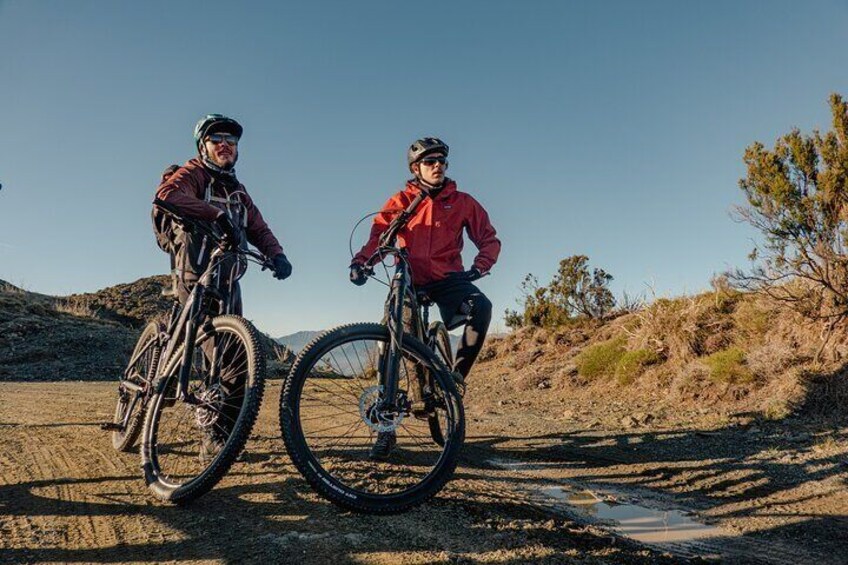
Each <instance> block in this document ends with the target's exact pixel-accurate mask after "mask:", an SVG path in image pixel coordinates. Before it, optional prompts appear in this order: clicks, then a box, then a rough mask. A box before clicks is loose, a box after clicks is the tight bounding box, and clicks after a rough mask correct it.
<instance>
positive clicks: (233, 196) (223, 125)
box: [156, 114, 292, 464]
mask: <svg viewBox="0 0 848 565" xmlns="http://www.w3.org/2000/svg"><path fill="white" fill-rule="evenodd" d="M242 133H243V129H242V126H241V125H240V124H239V123H238V122H237V121H235V120H233V119H231V118H228V117H226V116H222V115H221V114H209V115H207V116H205V117H203V118H202V119H201V120H200V121H199V122H197V125H196V126H195V128H194V139H195V143H196V145H197V151H198V156H197V157H195V158H194V159H191V160H190V161H188V162H187V163H185V164H184V165H183V166H182V167H176V166H174V167H171V168H170V169H169V170H168V171H166V174H165V175H163V178H162V183H161V184H160V185H159V188H158V189H157V191H156V198H159V199H161V200H164V201H165V202H168V203H170V204H172V205H173V206H174V207H175V208H177V209H178V210H179V211H180V212H181V213H182V214H183V215H185V216H186V217H189V218H192V219H196V220H205V221H208V222H211V223H213V224H214V225H215V226H217V229H218V231H219V233H220V234H221V235H222V236H223V237H224V238H225V239H227V240H229V242H230V243H231V244H232V245H235V246H244V245H246V242H250V243H252V244H253V245H255V246H256V247H257V249H259V251H260V252H261V253H262V254H263V255H265V256H266V257H270V258H272V260H273V262H274V276H275V277H276V278H278V279H285V278H287V277H288V276H289V275H291V272H292V266H291V263H289V261H288V259H287V258H286V256H285V254H284V253H283V248H282V247H281V246H280V242H279V241H277V238H276V237H275V236H274V234H273V232H271V229H270V228H269V227H268V224H266V223H265V220H264V219H263V218H262V214H261V213H260V212H259V208H257V207H256V205H255V204H254V203H253V199H252V198H251V197H250V195H248V193H247V190H246V189H245V187H244V185H243V184H241V183H240V182H239V181H238V180H237V179H236V171H235V168H234V166H235V164H236V161H237V160H238V143H239V140H240V139H241V136H242ZM158 238H159V234H157V239H158ZM164 239H165V240H167V241H166V242H164V243H163V242H162V241H161V240H160V246H162V247H163V249H166V250H167V251H169V253H171V256H172V260H173V262H174V264H175V267H176V273H177V278H178V281H177V283H176V287H177V288H176V289H175V290H176V292H177V297H178V298H179V300H180V302H181V303H183V304H185V301H186V300H187V299H188V296H189V294H190V293H191V289H192V287H193V286H194V284H195V283H196V282H197V279H198V277H199V275H200V274H202V273H203V271H204V270H205V269H206V267H207V265H208V262H209V255H210V253H211V251H212V250H211V249H210V245H209V244H208V242H207V241H206V238H205V237H204V236H202V235H195V234H192V233H188V232H184V231H182V230H179V229H176V230H173V231H172V232H171V233H169V234H165V237H164ZM242 268H243V265H242V264H241V263H239V262H236V261H232V262H231V264H229V265H227V266H225V268H224V270H223V277H222V279H223V280H218V281H217V285H218V288H219V289H220V290H221V291H222V293H224V294H225V295H228V296H229V297H230V306H231V310H230V311H229V312H228V313H230V314H237V315H241V313H242V303H241V291H240V288H239V283H238V279H239V277H240V276H241V274H242V271H241V269H242ZM207 344H209V345H210V346H211V345H212V342H211V341H209V342H207ZM204 352H205V353H206V356H207V357H211V350H210V351H207V350H206V348H204ZM224 362H225V363H226V360H225V361H224ZM224 373H225V375H229V374H232V375H233V376H231V377H226V376H225V377H223V378H222V383H221V384H222V389H223V391H224V394H225V395H226V397H227V398H230V397H232V396H234V395H238V394H240V391H241V390H242V389H243V387H244V382H243V376H242V373H241V372H240V371H230V372H227V371H224ZM238 408H239V407H238V405H236V404H231V403H228V402H225V403H224V408H223V409H222V411H221V413H222V414H223V415H224V418H223V419H221V422H223V423H219V424H216V425H215V426H214V427H210V428H205V429H204V430H203V432H204V436H203V441H202V443H201V446H200V460H201V462H203V463H204V464H207V463H209V462H210V461H211V460H212V459H213V458H214V457H215V454H217V453H218V452H219V451H220V450H221V449H222V447H223V445H224V442H225V441H226V437H227V435H228V434H229V429H228V427H229V424H231V423H232V422H234V421H235V418H237V417H238Z"/></svg>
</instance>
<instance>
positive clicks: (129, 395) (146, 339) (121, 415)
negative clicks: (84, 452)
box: [112, 322, 160, 452]
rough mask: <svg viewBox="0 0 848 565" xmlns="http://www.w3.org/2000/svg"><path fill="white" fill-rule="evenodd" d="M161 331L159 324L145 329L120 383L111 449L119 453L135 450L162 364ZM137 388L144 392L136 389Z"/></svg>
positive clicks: (151, 323)
mask: <svg viewBox="0 0 848 565" xmlns="http://www.w3.org/2000/svg"><path fill="white" fill-rule="evenodd" d="M159 329H160V328H159V324H157V323H156V322H150V323H149V324H147V326H145V328H144V330H143V331H142V332H141V336H139V338H138V341H137V342H136V344H135V349H133V352H132V356H130V365H129V367H127V370H126V371H125V372H124V375H123V376H122V377H121V382H120V383H119V384H118V403H117V405H116V406H115V415H114V417H113V418H112V422H113V423H115V424H117V425H118V426H119V428H118V429H115V430H114V431H112V446H113V447H114V448H115V449H117V450H118V451H127V452H128V451H132V448H133V446H134V445H135V442H136V440H137V439H138V435H139V434H140V433H141V424H142V422H143V420H144V408H145V405H146V404H147V399H148V398H149V397H150V382H151V381H152V380H153V377H154V376H155V375H156V367H157V365H158V363H159V353H160V349H159V345H158V343H157V336H158V335H159ZM127 384H129V385H130V386H127ZM136 387H141V389H142V390H136Z"/></svg>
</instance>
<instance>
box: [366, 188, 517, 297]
mask: <svg viewBox="0 0 848 565" xmlns="http://www.w3.org/2000/svg"><path fill="white" fill-rule="evenodd" d="M420 190H421V189H420V188H418V186H417V185H416V184H414V183H413V182H408V183H407V185H406V188H405V189H404V190H402V191H400V192H398V193H397V194H395V195H394V196H392V197H391V198H389V200H388V201H387V202H386V203H385V204H384V205H383V209H382V210H381V211H380V213H379V214H377V216H376V217H375V218H374V224H373V225H372V226H371V237H370V238H369V239H368V243H366V244H365V246H364V247H363V248H362V249H361V250H360V251H359V253H358V254H357V255H356V257H354V259H353V261H354V262H355V263H360V264H362V263H365V261H367V260H368V258H369V257H370V256H371V255H372V254H373V253H374V251H375V250H376V249H377V244H378V241H379V239H380V235H381V234H382V233H383V232H384V231H385V230H386V228H388V226H389V224H390V223H391V222H392V220H393V219H394V218H395V216H396V215H397V214H398V213H400V211H401V210H404V209H405V208H406V207H407V206H409V204H410V203H411V202H412V201H413V200H414V199H415V197H416V196H417V195H418V193H419V192H420ZM463 229H464V230H466V231H467V232H468V237H469V238H470V239H471V241H473V242H474V245H476V246H477V249H478V251H479V253H477V256H476V257H475V258H474V266H475V267H477V270H479V271H480V273H482V274H484V275H485V274H486V273H488V272H489V269H491V268H492V265H494V264H495V261H497V260H498V255H499V254H500V252H501V242H500V240H499V239H498V238H497V236H496V233H495V228H493V227H492V224H491V222H490V221H489V215H488V214H487V213H486V210H484V209H483V206H481V205H480V203H479V202H477V201H476V200H474V198H472V197H471V196H470V195H469V194H466V193H465V192H460V191H458V190H457V189H456V183H455V182H454V181H452V180H450V179H446V180H445V187H444V188H443V189H442V190H441V192H439V194H438V195H437V196H436V198H435V199H434V198H429V197H428V198H425V199H424V200H423V201H422V202H421V204H419V205H418V209H417V210H416V212H415V215H414V216H412V217H411V218H410V219H409V221H408V222H407V224H406V227H405V228H404V229H402V230H401V231H400V232H398V244H399V245H401V246H403V247H406V249H407V251H408V252H409V264H410V266H411V267H412V282H413V284H415V285H423V284H427V283H431V282H435V281H440V280H442V279H444V278H445V277H446V276H447V274H448V273H452V272H457V271H463V270H465V269H464V268H463V266H462V231H463Z"/></svg>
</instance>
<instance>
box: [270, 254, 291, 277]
mask: <svg viewBox="0 0 848 565" xmlns="http://www.w3.org/2000/svg"><path fill="white" fill-rule="evenodd" d="M291 274H292V264H291V263H289V260H288V258H287V257H286V255H285V253H279V254H277V255H274V278H275V279H280V280H284V279H287V278H289V276H290V275H291Z"/></svg>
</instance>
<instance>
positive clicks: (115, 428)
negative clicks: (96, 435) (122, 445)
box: [100, 422, 124, 432]
mask: <svg viewBox="0 0 848 565" xmlns="http://www.w3.org/2000/svg"><path fill="white" fill-rule="evenodd" d="M100 429H101V430H103V431H104V432H120V431H121V430H123V429H124V426H122V425H121V424H116V423H115V422H106V423H104V424H100Z"/></svg>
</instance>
